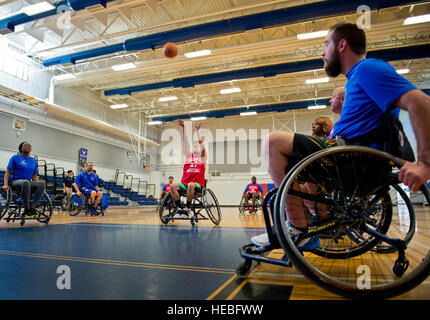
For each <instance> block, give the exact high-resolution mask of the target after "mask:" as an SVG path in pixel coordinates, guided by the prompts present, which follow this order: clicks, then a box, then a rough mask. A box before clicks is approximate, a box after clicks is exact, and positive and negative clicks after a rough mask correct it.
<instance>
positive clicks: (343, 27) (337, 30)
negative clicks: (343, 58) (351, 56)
mask: <svg viewBox="0 0 430 320" xmlns="http://www.w3.org/2000/svg"><path fill="white" fill-rule="evenodd" d="M330 31H333V33H332V39H333V41H334V42H335V43H336V44H338V43H339V41H340V40H342V39H345V40H346V42H348V45H349V47H350V48H351V50H352V51H353V52H354V53H355V54H365V53H366V34H365V33H364V31H363V30H362V29H360V28H359V27H358V26H357V25H356V24H354V23H349V22H339V23H337V24H335V25H333V26H331V27H330Z"/></svg>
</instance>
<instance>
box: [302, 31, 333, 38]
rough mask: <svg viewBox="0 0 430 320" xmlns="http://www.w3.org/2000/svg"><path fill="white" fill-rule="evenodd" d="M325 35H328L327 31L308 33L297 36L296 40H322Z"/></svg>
mask: <svg viewBox="0 0 430 320" xmlns="http://www.w3.org/2000/svg"><path fill="white" fill-rule="evenodd" d="M327 34H328V30H324V31H316V32H308V33H300V34H298V35H297V39H299V40H305V39H314V38H322V37H325V36H327Z"/></svg>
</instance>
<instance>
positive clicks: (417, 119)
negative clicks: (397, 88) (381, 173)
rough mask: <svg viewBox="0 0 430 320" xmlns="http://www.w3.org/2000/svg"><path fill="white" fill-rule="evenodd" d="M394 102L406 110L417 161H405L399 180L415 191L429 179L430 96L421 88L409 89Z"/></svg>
mask: <svg viewBox="0 0 430 320" xmlns="http://www.w3.org/2000/svg"><path fill="white" fill-rule="evenodd" d="M394 104H395V105H396V106H397V107H399V108H400V109H403V110H406V111H408V113H409V117H410V119H411V123H412V127H413V128H414V133H415V137H416V139H417V149H418V160H417V162H416V163H411V162H406V164H405V165H404V166H403V167H402V168H401V169H400V172H399V180H400V182H403V183H404V184H405V185H407V186H408V187H409V188H410V189H411V190H413V191H417V190H418V189H419V188H420V187H421V185H422V184H423V183H425V182H426V181H427V180H429V179H430V130H428V124H429V123H430V97H429V96H428V95H426V94H425V93H424V92H422V91H421V90H418V89H417V90H411V91H409V92H407V93H405V94H404V95H402V96H401V97H400V98H399V99H397V100H396V101H395V102H394Z"/></svg>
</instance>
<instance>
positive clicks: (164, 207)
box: [158, 191, 175, 224]
mask: <svg viewBox="0 0 430 320" xmlns="http://www.w3.org/2000/svg"><path fill="white" fill-rule="evenodd" d="M158 214H159V217H160V220H161V222H162V223H164V224H167V223H169V221H170V220H172V218H173V216H174V215H175V208H174V203H173V199H172V195H171V193H170V191H169V192H167V193H166V194H165V195H164V197H163V199H161V202H160V204H159V205H158Z"/></svg>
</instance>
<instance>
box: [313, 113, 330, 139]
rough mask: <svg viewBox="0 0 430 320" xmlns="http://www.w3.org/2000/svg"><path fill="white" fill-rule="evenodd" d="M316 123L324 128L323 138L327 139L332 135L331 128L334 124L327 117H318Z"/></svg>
mask: <svg viewBox="0 0 430 320" xmlns="http://www.w3.org/2000/svg"><path fill="white" fill-rule="evenodd" d="M314 122H317V123H320V124H321V126H322V131H323V137H327V136H328V135H329V134H330V131H331V128H332V127H333V122H332V121H331V120H330V118H327V117H318V118H316V119H315V120H314Z"/></svg>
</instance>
